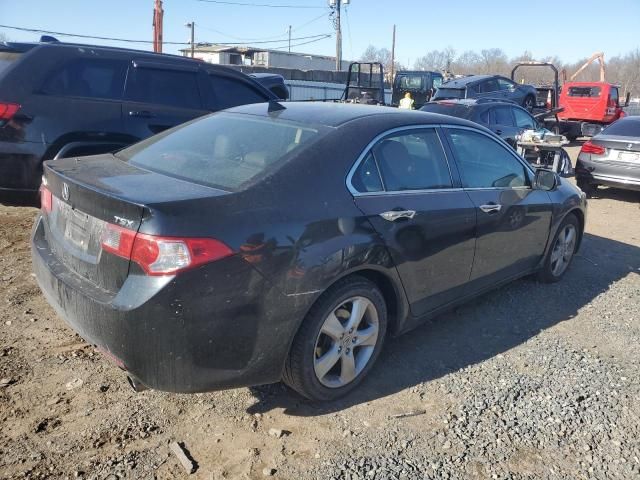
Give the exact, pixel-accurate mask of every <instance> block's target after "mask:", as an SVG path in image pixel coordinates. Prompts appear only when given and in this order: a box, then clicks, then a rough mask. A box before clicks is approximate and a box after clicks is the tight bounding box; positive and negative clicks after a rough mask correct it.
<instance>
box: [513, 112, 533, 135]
mask: <svg viewBox="0 0 640 480" xmlns="http://www.w3.org/2000/svg"><path fill="white" fill-rule="evenodd" d="M513 116H514V117H515V119H516V125H517V126H518V127H519V128H526V129H527V130H533V129H535V128H536V121H535V119H534V118H533V117H532V116H531V115H529V114H528V113H527V112H525V111H524V110H520V109H519V108H514V109H513Z"/></svg>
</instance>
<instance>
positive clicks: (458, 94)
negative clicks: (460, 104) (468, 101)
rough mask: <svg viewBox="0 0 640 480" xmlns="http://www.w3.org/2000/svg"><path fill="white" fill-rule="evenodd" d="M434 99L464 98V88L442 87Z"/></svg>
mask: <svg viewBox="0 0 640 480" xmlns="http://www.w3.org/2000/svg"><path fill="white" fill-rule="evenodd" d="M434 98H464V88H446V87H440V88H438V91H437V92H436V94H435V96H434Z"/></svg>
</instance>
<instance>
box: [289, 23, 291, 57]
mask: <svg viewBox="0 0 640 480" xmlns="http://www.w3.org/2000/svg"><path fill="white" fill-rule="evenodd" d="M289 53H291V25H289Z"/></svg>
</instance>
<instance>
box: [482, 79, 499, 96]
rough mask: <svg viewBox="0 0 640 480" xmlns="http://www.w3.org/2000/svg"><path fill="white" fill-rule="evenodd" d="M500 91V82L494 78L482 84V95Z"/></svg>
mask: <svg viewBox="0 0 640 480" xmlns="http://www.w3.org/2000/svg"><path fill="white" fill-rule="evenodd" d="M499 89H500V87H499V86H498V81H497V80H496V79H494V78H492V79H490V80H487V81H485V82H482V83H481V84H480V93H489V92H495V91H497V90H499Z"/></svg>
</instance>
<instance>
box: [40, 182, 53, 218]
mask: <svg viewBox="0 0 640 480" xmlns="http://www.w3.org/2000/svg"><path fill="white" fill-rule="evenodd" d="M52 206H53V196H52V195H51V191H50V190H49V189H48V188H47V187H45V186H44V184H42V185H40V208H41V209H42V211H43V212H46V213H51V208H52Z"/></svg>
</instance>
